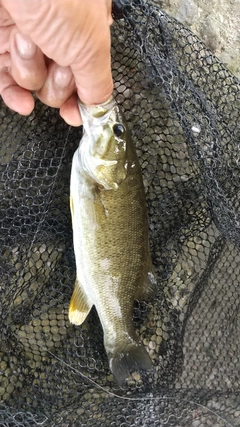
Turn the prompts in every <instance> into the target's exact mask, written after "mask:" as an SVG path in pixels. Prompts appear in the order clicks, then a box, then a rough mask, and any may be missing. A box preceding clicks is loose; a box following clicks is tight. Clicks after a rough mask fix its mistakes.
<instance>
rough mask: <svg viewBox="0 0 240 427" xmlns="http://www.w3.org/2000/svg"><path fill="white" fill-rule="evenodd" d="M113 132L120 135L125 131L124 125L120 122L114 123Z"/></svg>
mask: <svg viewBox="0 0 240 427" xmlns="http://www.w3.org/2000/svg"><path fill="white" fill-rule="evenodd" d="M113 132H114V135H116V136H118V137H119V136H121V135H122V134H123V133H124V132H125V127H124V126H123V125H122V124H121V123H116V124H115V125H114V126H113Z"/></svg>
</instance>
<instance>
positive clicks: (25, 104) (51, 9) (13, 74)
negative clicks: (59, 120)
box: [0, 0, 113, 126]
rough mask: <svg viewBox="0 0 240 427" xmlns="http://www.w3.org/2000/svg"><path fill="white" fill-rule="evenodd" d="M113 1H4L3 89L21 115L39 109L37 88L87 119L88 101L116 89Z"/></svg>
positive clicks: (73, 120)
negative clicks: (82, 110)
mask: <svg viewBox="0 0 240 427" xmlns="http://www.w3.org/2000/svg"><path fill="white" fill-rule="evenodd" d="M111 23H112V18H111V0H71V1H70V0H37V1H36V0H35V1H32V0H17V1H16V0H0V94H1V96H2V98H3V100H4V102H5V103H6V105H7V106H8V107H9V108H11V109H13V110H14V111H17V112H18V113H19V114H23V115H27V114H30V113H31V112H32V110H33V108H34V99H33V96H32V92H33V91H35V92H36V95H37V96H38V98H39V99H40V100H41V101H42V102H43V103H45V104H47V105H49V106H51V107H56V108H60V115H61V116H62V117H63V118H64V120H65V121H66V122H67V123H69V124H71V125H73V126H79V125H80V124H81V117H80V113H79V109H78V106H77V95H78V96H79V98H80V99H81V101H82V102H84V103H86V104H99V103H102V102H104V101H106V100H107V99H108V98H109V97H110V95H111V93H112V90H113V82H112V75H111V58H110V29H109V26H110V25H111Z"/></svg>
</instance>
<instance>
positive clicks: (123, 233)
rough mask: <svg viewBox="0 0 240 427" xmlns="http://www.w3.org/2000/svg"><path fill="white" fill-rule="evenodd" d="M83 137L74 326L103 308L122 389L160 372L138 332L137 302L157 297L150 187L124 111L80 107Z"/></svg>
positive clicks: (76, 183) (108, 105)
mask: <svg viewBox="0 0 240 427" xmlns="http://www.w3.org/2000/svg"><path fill="white" fill-rule="evenodd" d="M79 109H80V113H81V116H82V120H83V136H82V139H81V140H80V143H79V147H78V148H77V150H76V151H75V153H74V156H73V160H72V167H71V177H70V209H71V217H72V230H73V246H74V253H75V261H76V281H75V285H74V290H73V294H72V297H71V301H70V305H69V320H70V322H71V323H72V324H74V325H81V324H82V323H83V322H84V320H85V319H86V317H87V316H88V314H89V312H90V310H91V308H92V307H93V306H95V308H96V310H97V313H98V316H99V319H100V322H101V325H102V328H103V336H104V347H105V350H106V353H107V356H108V360H109V367H110V369H111V371H112V373H113V375H114V377H115V379H116V381H117V383H118V384H119V385H120V386H121V385H122V384H123V382H124V380H125V379H126V378H128V377H129V375H130V373H131V371H133V370H147V369H150V368H151V367H152V362H151V358H150V356H149V354H148V352H147V351H146V349H145V348H144V346H143V345H142V344H141V343H140V342H139V339H138V337H137V334H136V331H135V328H134V325H133V305H134V300H149V299H150V298H151V297H152V296H153V295H154V293H155V291H156V279H155V274H154V271H153V264H152V261H151V256H150V250H149V238H148V217H147V207H146V196H145V191H144V185H143V179H142V174H141V168H140V164H139V160H138V157H137V154H136V150H135V147H134V144H133V141H132V139H131V135H130V132H129V129H128V127H127V123H126V120H125V118H124V116H123V114H122V113H121V111H120V108H119V105H118V104H117V103H116V101H115V99H114V98H113V97H111V98H110V99H109V100H108V101H107V102H105V103H103V104H100V105H96V106H94V105H92V106H91V105H84V104H83V103H81V102H79Z"/></svg>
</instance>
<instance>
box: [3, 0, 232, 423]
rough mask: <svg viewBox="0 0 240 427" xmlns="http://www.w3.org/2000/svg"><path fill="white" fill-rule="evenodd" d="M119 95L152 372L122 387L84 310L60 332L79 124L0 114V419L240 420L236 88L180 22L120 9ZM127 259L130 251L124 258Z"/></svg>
mask: <svg viewBox="0 0 240 427" xmlns="http://www.w3.org/2000/svg"><path fill="white" fill-rule="evenodd" d="M115 17H116V18H117V19H116V20H115V22H114V25H113V26H112V57H113V75H114V80H115V95H116V99H117V102H118V103H119V104H120V105H121V106H122V109H123V111H124V113H125V116H126V118H127V121H128V124H129V127H130V130H131V133H132V136H133V140H134V143H135V145H136V148H137V153H138V156H139V159H140V163H141V167H142V173H143V179H144V185H145V190H146V199H147V205H148V214H149V230H150V246H151V254H152V259H153V263H154V265H155V268H156V272H157V283H158V286H157V293H156V295H155V298H154V299H153V300H152V301H151V302H149V303H145V302H136V304H135V307H134V324H135V327H136V330H137V333H138V335H139V337H140V340H141V342H142V343H143V344H144V346H145V347H146V349H147V350H148V352H149V354H150V356H151V359H152V361H153V369H152V370H150V371H147V372H144V373H142V372H133V373H132V375H131V377H129V378H128V380H127V381H126V382H125V383H124V385H123V387H122V388H119V387H118V386H117V384H116V382H115V381H114V378H113V376H112V374H111V372H110V370H109V365H108V360H107V356H106V353H105V350H104V346H103V334H102V328H101V324H100V322H99V319H98V316H97V313H96V311H95V310H94V309H93V310H92V311H91V313H90V315H89V317H88V318H87V320H86V321H85V322H84V324H83V325H82V326H80V327H77V326H73V325H70V323H69V321H68V305H69V301H70V297H71V294H72V288H73V284H74V279H75V260H74V253H73V244H72V229H71V218H70V211H69V178H70V169H71V159H72V156H73V153H74V151H75V150H76V148H77V146H78V144H79V140H80V137H81V129H76V128H75V129H74V128H69V127H68V126H67V125H66V124H65V123H64V122H63V121H62V120H61V119H60V118H59V115H58V112H57V111H55V110H53V109H50V108H47V107H46V106H44V105H42V104H40V103H38V102H37V103H36V108H35V110H34V112H33V113H32V114H31V115H30V116H29V117H20V116H19V115H17V114H15V113H13V112H12V111H10V110H9V109H7V108H6V107H5V106H4V104H3V103H2V102H1V109H0V129H1V133H0V141H1V144H0V158H1V165H0V174H1V175H0V191H1V202H0V208H1V209H0V224H1V235H0V295H1V311H0V313H1V314H0V322H1V328H0V333H1V340H0V425H1V426H4V427H13V426H24V427H25V426H26V427H28V426H37V425H41V426H44V427H45V426H47V427H49V426H50V427H53V426H61V427H67V426H121V427H127V426H174V427H181V426H182V427H206V426H215V427H225V426H239V425H240V392H239V391H240V340H239V330H240V312H239V304H240V279H239V270H240V250H239V246H240V245H239V242H240V216H239V209H240V207H239V199H240V194H239V193H240V191H239V189H240V182H239V172H240V166H239V162H240V149H239V143H240V127H239V123H240V120H239V101H240V96H239V82H238V80H237V79H236V78H235V77H234V76H232V75H231V73H230V72H229V71H228V70H227V69H226V68H225V67H224V66H223V65H222V64H221V63H220V62H219V61H218V60H217V59H216V58H215V57H214V56H213V55H212V53H211V51H209V50H208V49H207V48H206V47H205V46H204V44H203V43H202V42H201V41H200V40H199V39H198V38H197V37H196V36H195V35H194V34H192V33H191V32H190V31H189V30H188V29H186V28H185V27H184V26H183V25H181V24H180V23H179V22H177V21H175V20H174V19H173V18H170V17H169V16H167V15H166V14H165V13H163V12H162V11H161V10H160V9H159V8H157V7H156V6H154V5H152V4H150V3H149V2H145V1H143V0H138V1H137V0H135V1H131V2H126V1H124V2H123V1H118V2H117V7H116V5H115ZM130 250H131V249H130Z"/></svg>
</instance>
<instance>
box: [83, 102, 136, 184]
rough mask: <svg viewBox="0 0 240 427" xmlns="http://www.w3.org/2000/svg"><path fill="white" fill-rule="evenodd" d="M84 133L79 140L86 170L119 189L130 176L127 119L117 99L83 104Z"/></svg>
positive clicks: (99, 180)
mask: <svg viewBox="0 0 240 427" xmlns="http://www.w3.org/2000/svg"><path fill="white" fill-rule="evenodd" d="M80 112H81V115H82V119H83V126H84V134H83V138H82V140H81V143H80V153H81V162H82V166H83V168H84V170H85V172H86V173H87V174H88V175H89V176H90V177H91V178H92V179H93V180H94V181H95V182H97V183H98V184H100V185H101V186H103V187H104V188H105V189H107V190H109V189H117V188H118V186H119V184H120V183H121V182H122V181H124V179H125V178H126V176H127V167H128V162H127V139H128V130H127V126H126V122H125V120H124V118H123V116H122V115H121V112H120V110H119V107H118V106H117V104H116V102H115V101H114V100H110V101H109V102H108V103H105V104H101V105H97V106H85V105H82V104H80Z"/></svg>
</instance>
